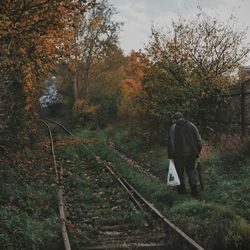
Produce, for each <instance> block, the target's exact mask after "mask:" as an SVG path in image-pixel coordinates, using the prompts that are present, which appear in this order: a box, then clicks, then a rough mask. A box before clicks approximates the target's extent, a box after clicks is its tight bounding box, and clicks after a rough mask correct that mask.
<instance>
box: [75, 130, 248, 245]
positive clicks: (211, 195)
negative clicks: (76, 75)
mask: <svg viewBox="0 0 250 250" xmlns="http://www.w3.org/2000/svg"><path fill="white" fill-rule="evenodd" d="M80 135H81V136H84V137H86V136H87V137H95V138H96V137H97V138H99V139H98V142H97V143H95V144H93V145H92V146H91V150H93V151H95V152H96V153H97V154H98V155H100V156H102V157H103V158H105V159H109V160H110V161H113V162H115V163H116V164H117V166H119V170H120V171H121V172H122V174H123V175H125V176H126V177H127V178H128V179H129V181H130V182H131V183H132V184H133V185H134V186H135V187H137V188H138V189H139V190H140V191H141V192H142V193H143V194H144V195H145V196H146V197H147V198H148V199H149V200H150V201H152V202H153V203H155V204H156V206H157V207H159V208H160V210H161V211H162V212H163V213H164V214H165V215H166V216H167V217H168V218H169V219H171V220H172V221H173V222H174V223H176V225H178V226H179V227H180V228H181V229H183V230H184V231H185V232H186V233H187V234H189V235H190V236H191V237H193V238H194V239H196V240H197V241H198V242H200V243H201V244H202V245H203V246H204V247H205V248H206V249H250V227H249V224H248V221H249V217H250V216H249V214H250V213H249V207H250V206H249V205H250V195H249V191H250V185H249V183H250V159H249V158H247V156H249V154H248V153H249V152H248V148H247V147H245V148H242V149H241V150H239V151H230V152H223V153H214V154H213V155H210V156H209V157H207V158H204V159H202V165H203V171H204V172H205V173H206V174H205V175H204V182H205V183H204V185H205V190H204V191H203V192H202V195H201V197H202V199H201V200H196V199H194V198H192V197H191V195H190V194H187V195H182V196H178V195H177V194H176V192H175V191H174V190H173V189H172V188H169V187H159V185H157V184H156V183H154V182H152V181H151V180H149V179H148V178H147V177H143V176H141V174H139V173H138V172H137V171H136V170H134V169H132V168H130V167H129V166H128V164H127V163H125V162H124V161H123V160H121V159H120V158H119V157H118V156H116V155H115V154H113V153H112V152H111V151H110V150H109V149H108V147H107V143H106V137H105V135H104V134H102V136H101V137H100V136H99V135H98V134H97V133H96V132H88V131H85V132H82V133H80ZM111 135H112V137H113V138H114V140H115V141H116V143H117V144H118V145H119V147H120V148H121V150H122V151H123V152H124V153H127V154H128V155H129V156H130V157H131V158H133V159H136V160H138V161H139V162H140V163H141V164H142V165H143V166H145V168H147V169H149V170H150V171H152V173H153V174H154V175H156V176H158V177H160V178H161V179H162V180H163V181H164V180H166V175H167V163H168V160H167V157H166V149H164V148H161V147H154V148H149V147H145V145H144V144H142V143H141V142H140V141H139V140H137V139H135V138H130V137H128V135H127V134H125V133H124V132H118V133H111Z"/></svg>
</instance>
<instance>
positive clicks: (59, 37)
mask: <svg viewBox="0 0 250 250" xmlns="http://www.w3.org/2000/svg"><path fill="white" fill-rule="evenodd" d="M87 7H88V3H86V1H84V2H78V1H73V0H72V1H71V0H62V1H53V0H26V1H24V0H23V1H19V0H18V1H17V0H14V1H12V0H11V1H10V0H6V1H1V3H0V13H1V14H0V55H1V58H0V72H1V83H0V84H1V86H0V88H1V91H0V92H1V96H0V102H1V109H0V115H1V124H0V128H1V132H2V134H4V135H6V132H8V133H11V134H13V136H14V137H18V136H19V135H21V134H22V132H23V133H24V134H25V133H26V132H25V130H26V131H27V130H30V132H31V131H32V132H34V130H33V128H34V125H32V124H31V122H32V121H33V120H34V116H35V114H36V109H37V97H38V93H39V87H40V83H41V80H42V79H43V78H44V76H45V75H46V74H47V73H48V72H49V71H51V70H53V68H54V66H55V65H56V64H58V63H59V62H60V61H65V60H67V58H69V56H70V54H71V48H72V43H73V41H74V37H75V29H74V27H75V22H76V20H75V18H76V16H77V15H78V14H80V13H83V12H85V11H86V8H87ZM25 126H28V127H29V129H28V128H26V129H25ZM20 131H22V132H20ZM5 137H6V136H5ZM5 140H7V141H8V138H5Z"/></svg>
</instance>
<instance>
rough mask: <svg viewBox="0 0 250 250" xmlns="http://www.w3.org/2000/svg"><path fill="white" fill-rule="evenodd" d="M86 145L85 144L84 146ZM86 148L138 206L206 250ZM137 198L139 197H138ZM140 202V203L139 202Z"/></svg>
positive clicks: (187, 240) (192, 243)
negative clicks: (144, 207)
mask: <svg viewBox="0 0 250 250" xmlns="http://www.w3.org/2000/svg"><path fill="white" fill-rule="evenodd" d="M46 120H48V121H49V122H52V123H55V124H57V125H58V126H60V127H62V128H63V129H64V130H65V131H67V133H68V134H70V135H72V136H73V134H72V133H71V132H70V131H68V130H67V129H66V128H65V127H64V126H63V125H61V124H60V123H58V122H56V121H53V120H50V119H46ZM83 145H84V144H83ZM84 147H85V148H86V149H87V150H88V151H89V152H90V153H91V154H92V155H94V156H95V158H96V160H97V162H98V163H99V164H102V165H104V166H105V167H106V168H107V170H108V171H109V172H110V173H111V175H112V176H114V178H115V179H116V180H117V181H118V182H119V183H120V184H121V186H122V187H123V188H124V189H125V190H126V191H127V192H128V194H129V195H130V197H131V198H132V199H133V201H134V202H135V203H136V204H137V206H138V207H139V208H140V209H142V210H143V208H142V206H141V204H140V202H142V203H144V204H145V205H147V207H148V208H149V209H150V210H151V211H152V212H154V214H155V215H157V216H158V217H159V218H160V219H161V220H162V221H163V222H164V223H166V224H167V225H168V226H169V227H170V228H171V229H173V230H174V231H175V232H176V233H178V234H179V235H180V236H181V237H182V238H183V239H184V240H185V241H186V242H188V243H189V244H190V246H192V247H193V248H194V249H197V250H205V249H204V248H203V247H202V246H201V245H199V244H198V243H197V242H196V241H194V240H193V239H192V238H191V237H190V236H188V235H187V234H186V233H184V232H183V231H182V230H181V229H180V228H178V227H177V226H176V225H175V224H174V223H172V222H171V221H170V220H168V219H167V218H166V217H165V216H164V215H163V214H162V213H161V212H160V211H159V210H158V209H157V208H156V207H155V206H154V204H153V203H151V202H149V201H148V200H147V199H145V198H144V197H143V196H142V194H140V193H139V192H138V191H137V190H136V189H135V188H134V187H133V186H132V185H131V184H130V183H129V182H128V181H127V180H126V179H124V177H123V176H121V175H120V174H119V173H118V172H117V171H116V170H114V169H113V168H112V167H110V166H108V164H107V163H105V161H103V160H101V158H100V157H99V156H97V155H96V154H95V153H94V152H92V151H91V150H90V149H89V148H88V147H87V146H86V145H84ZM136 196H137V197H136ZM138 199H139V200H140V202H139V201H138Z"/></svg>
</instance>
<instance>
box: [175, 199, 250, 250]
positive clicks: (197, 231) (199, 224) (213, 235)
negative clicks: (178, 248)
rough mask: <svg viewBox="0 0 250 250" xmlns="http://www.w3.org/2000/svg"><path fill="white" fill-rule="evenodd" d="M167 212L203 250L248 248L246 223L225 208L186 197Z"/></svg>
mask: <svg viewBox="0 0 250 250" xmlns="http://www.w3.org/2000/svg"><path fill="white" fill-rule="evenodd" d="M170 213H171V215H172V218H174V221H175V223H177V224H178V225H179V226H180V227H181V228H183V229H184V231H185V232H186V233H187V234H188V235H190V236H191V237H193V238H194V239H196V240H197V241H199V242H202V244H203V247H205V249H213V250H216V249H218V250H219V249H220V250H223V249H225V250H226V249H227V250H228V249H249V245H248V244H249V243H250V227H249V225H248V224H247V222H246V220H244V219H243V218H241V217H239V216H236V215H234V213H233V211H231V210H230V209H228V208H227V207H224V206H219V205H216V204H213V203H204V202H199V201H196V200H189V201H186V202H183V203H180V204H177V205H175V206H174V207H172V208H171V209H170Z"/></svg>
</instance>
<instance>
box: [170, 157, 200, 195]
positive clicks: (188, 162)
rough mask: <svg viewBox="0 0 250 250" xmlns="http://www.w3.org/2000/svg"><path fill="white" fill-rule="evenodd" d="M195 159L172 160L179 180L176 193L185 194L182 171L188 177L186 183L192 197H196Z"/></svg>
mask: <svg viewBox="0 0 250 250" xmlns="http://www.w3.org/2000/svg"><path fill="white" fill-rule="evenodd" d="M196 160H197V158H196V157H193V156H190V157H183V158H177V159H174V164H175V168H176V171H177V174H178V176H179V179H180V185H179V186H177V192H178V193H185V192H186V187H185V183H184V170H185V171H186V174H187V176H188V182H189V185H190V188H191V193H192V195H193V196H196V195H197V182H198V173H197V170H196Z"/></svg>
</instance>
